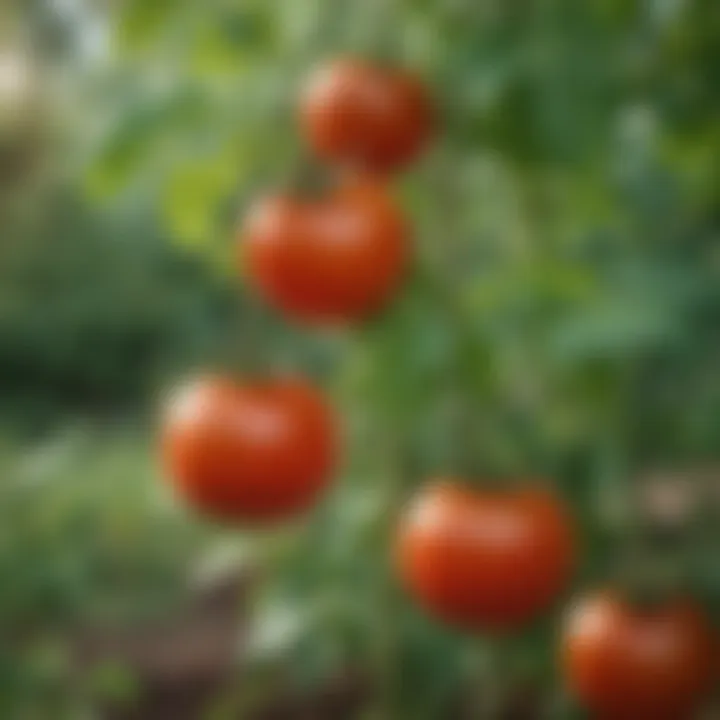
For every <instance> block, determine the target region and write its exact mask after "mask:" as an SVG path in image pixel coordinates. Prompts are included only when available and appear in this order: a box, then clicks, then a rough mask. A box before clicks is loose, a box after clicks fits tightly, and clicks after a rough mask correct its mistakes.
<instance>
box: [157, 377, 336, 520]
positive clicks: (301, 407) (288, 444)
mask: <svg viewBox="0 0 720 720" xmlns="http://www.w3.org/2000/svg"><path fill="white" fill-rule="evenodd" d="M161 444H162V459H163V462H164V465H165V468H166V470H167V473H168V476H169V478H170V480H171V482H172V484H173V485H174V487H175V489H176V490H177V492H178V493H179V495H180V496H181V497H182V498H183V499H184V500H185V502H187V503H188V504H189V505H190V506H191V507H192V508H193V509H195V510H196V511H197V512H199V513H200V514H203V515H208V516H210V517H212V518H215V519H219V520H224V521H229V522H242V523H245V522H247V523H261V522H268V521H272V520H278V519H285V518H289V517H292V516H295V515H297V514H299V513H301V512H303V511H304V510H306V509H308V508H309V507H310V506H311V505H312V504H313V503H314V502H315V501H316V500H317V499H318V497H319V496H320V494H321V493H322V491H323V490H324V489H325V488H326V487H327V485H328V484H329V482H330V478H331V475H332V472H333V469H334V467H335V464H336V458H337V455H338V440H337V431H336V422H335V418H334V417H333V415H332V413H331V411H330V409H329V407H328V406H327V404H326V402H325V400H324V399H323V397H322V396H321V395H320V394H319V392H318V391H317V390H316V389H315V388H314V387H312V386H311V385H310V384H308V383H307V382H306V381H304V380H300V379H266V380H249V381H247V382H244V383H240V382H237V381H235V380H234V379H232V378H230V377H225V376H208V377H201V378H199V379H196V380H195V381H194V382H191V383H189V384H187V385H183V386H182V387H180V388H179V389H178V390H177V391H176V392H175V393H173V394H172V396H171V398H170V402H169V403H168V406H167V409H166V413H165V417H164V423H163V427H162V437H161Z"/></svg>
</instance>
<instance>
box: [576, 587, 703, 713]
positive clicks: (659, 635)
mask: <svg viewBox="0 0 720 720" xmlns="http://www.w3.org/2000/svg"><path fill="white" fill-rule="evenodd" d="M714 653H715V650H714V645H713V631H712V629H711V627H710V624H709V622H708V621H707V620H706V619H705V618H704V616H703V615H702V613H701V612H700V611H699V610H698V608H697V607H696V606H695V605H694V604H693V603H692V602H684V601H683V602H674V603H670V604H666V605H663V606H662V607H656V608H652V609H649V608H645V609H636V608H633V607H632V606H631V605H630V604H628V603H627V602H625V601H623V600H622V599H621V598H620V597H618V596H616V595H613V594H612V593H604V594H598V595H595V596H592V597H589V598H585V599H583V600H582V601H580V602H579V603H577V605H576V606H575V607H573V608H572V610H571V611H570V613H569V614H568V619H567V622H566V627H565V633H564V640H563V662H564V666H565V673H566V676H567V679H568V682H569V685H570V687H571V688H572V690H573V691H574V692H575V693H576V694H577V695H578V697H579V698H580V700H581V701H582V702H583V703H584V704H585V705H586V706H587V707H588V708H589V709H591V710H592V711H594V712H596V713H597V715H598V717H600V718H603V720H640V718H642V719H643V720H644V718H647V719H648V720H650V719H651V718H652V720H685V719H686V718H691V717H693V711H694V709H695V707H696V706H697V704H698V701H699V700H700V699H701V698H702V696H703V695H704V693H705V691H707V690H708V689H709V688H710V686H711V684H712V675H713V671H714V668H713V665H714V659H713V658H714Z"/></svg>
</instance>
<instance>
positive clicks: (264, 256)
mask: <svg viewBox="0 0 720 720" xmlns="http://www.w3.org/2000/svg"><path fill="white" fill-rule="evenodd" d="M407 234H408V233H407V228H406V225H405V221H404V219H403V217H402V215H401V214H400V212H399V211H398V209H397V208H396V206H395V205H394V204H393V203H392V202H391V200H390V199H389V198H388V197H387V196H386V195H385V194H384V193H383V192H382V190H381V189H380V188H379V187H377V186H375V185H371V184H354V185H352V186H349V185H345V186H343V187H342V188H337V189H335V190H333V191H332V192H331V193H330V194H329V195H324V196H322V197H319V198H307V197H305V198H299V197H293V196H291V195H281V196H275V197H270V198H266V199H265V200H262V201H260V202H259V203H257V204H256V205H254V206H253V207H252V208H251V209H250V212H249V214H248V217H247V219H246V222H245V225H244V228H243V232H242V236H241V242H240V249H241V252H243V253H244V259H245V261H246V263H247V269H248V271H249V273H250V277H251V278H252V280H253V281H254V282H255V283H256V284H257V286H258V287H259V288H260V290H261V291H262V292H263V293H264V294H265V295H266V296H267V298H268V299H269V300H270V301H271V302H273V303H274V304H275V305H277V306H278V307H279V308H280V309H281V310H283V311H284V312H286V313H287V314H288V315H291V316H294V317H297V318H301V319H305V320H311V321H315V322H337V321H351V320H357V319H361V318H363V317H365V316H367V315H369V314H370V313H372V312H373V311H376V310H378V309H379V308H380V307H381V306H382V305H383V304H384V303H385V302H386V301H387V300H388V298H389V296H390V294H391V293H392V291H393V290H394V289H395V288H396V286H397V284H398V282H399V281H400V279H401V276H402V273H403V270H404V268H405V265H406V259H407V254H408V253H407Z"/></svg>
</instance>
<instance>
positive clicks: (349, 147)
mask: <svg viewBox="0 0 720 720" xmlns="http://www.w3.org/2000/svg"><path fill="white" fill-rule="evenodd" d="M300 123H301V125H302V127H303V130H304V133H305V135H306V136H307V139H308V141H309V143H310V145H311V146H312V147H313V149H314V150H315V152H317V153H318V155H320V156H321V157H323V158H326V159H329V160H332V161H339V162H343V163H350V164H352V165H355V166H358V167H361V168H363V169H364V170H368V171H371V172H381V173H384V172H390V171H393V170H397V169H399V168H401V167H403V166H405V165H407V164H408V163H409V162H410V161H412V160H413V159H414V158H415V157H416V156H417V155H418V154H419V153H420V151H421V150H422V149H423V148H424V146H425V145H426V144H427V142H428V140H429V138H430V135H431V133H432V128H433V112H432V108H431V103H430V100H429V98H428V97H427V94H426V92H425V88H424V87H423V86H422V84H421V83H420V82H419V81H418V80H417V79H416V78H414V77H413V76H411V75H409V74H408V73H405V72H403V71H400V70H393V69H389V68H382V67H377V66H374V65H371V64H369V63H367V62H362V61H357V60H352V59H342V60H336V61H334V62H331V63H329V64H326V65H322V66H321V67H319V68H318V69H317V70H316V71H315V72H314V73H312V74H311V75H310V77H309V78H308V80H307V83H306V85H305V86H304V88H303V91H302V93H301V98H300Z"/></svg>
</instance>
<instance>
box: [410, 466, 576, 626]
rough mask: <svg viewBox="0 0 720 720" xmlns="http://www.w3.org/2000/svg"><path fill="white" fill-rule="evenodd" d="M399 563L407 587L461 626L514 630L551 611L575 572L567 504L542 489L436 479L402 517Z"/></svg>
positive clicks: (430, 608) (425, 604)
mask: <svg viewBox="0 0 720 720" xmlns="http://www.w3.org/2000/svg"><path fill="white" fill-rule="evenodd" d="M396 553H397V554H396V560H397V566H398V570H399V574H400V576H401V578H402V580H403V582H404V584H405V586H406V587H407V589H408V592H409V593H410V594H411V595H412V596H413V597H414V598H415V599H416V600H417V602H418V603H419V604H420V605H421V606H423V607H424V608H425V609H426V610H427V611H428V612H429V613H430V614H432V615H433V616H435V617H437V618H438V619H440V620H442V621H444V622H446V623H448V624H450V625H453V626H457V627H460V628H463V629H467V630H472V631H483V632H504V631H511V630H515V629H517V628H519V627H521V626H524V625H525V624H527V623H529V622H531V621H533V620H534V619H536V618H537V617H538V616H539V615H540V614H541V613H543V612H545V611H547V610H548V609H549V608H550V607H551V605H552V604H553V603H554V602H555V601H556V600H557V599H558V597H559V596H560V594H561V593H562V592H563V590H564V589H565V587H566V585H567V583H568V581H569V579H570V576H571V573H572V569H573V560H574V555H575V540H574V533H573V527H572V523H571V521H570V518H569V516H568V514H567V513H566V511H565V508H564V506H563V505H562V504H561V503H560V501H559V500H558V499H557V498H556V497H555V495H553V494H552V493H551V492H549V491H547V490H545V489H542V488H540V487H521V488H515V489H495V488H488V489H482V488H473V487H468V486H464V485H463V484H461V483H458V482H456V481H452V480H449V481H439V482H435V483H431V484H429V485H428V486H426V487H425V488H423V489H422V490H421V491H420V492H419V493H418V494H417V495H416V496H415V497H414V498H413V499H412V501H411V503H410V504H409V506H408V507H407V509H406V511H405V512H404V514H403V516H402V517H401V519H400V522H399V527H398V531H397V545H396Z"/></svg>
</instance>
